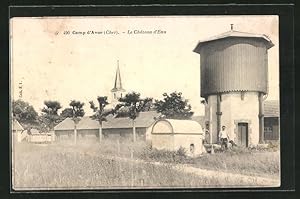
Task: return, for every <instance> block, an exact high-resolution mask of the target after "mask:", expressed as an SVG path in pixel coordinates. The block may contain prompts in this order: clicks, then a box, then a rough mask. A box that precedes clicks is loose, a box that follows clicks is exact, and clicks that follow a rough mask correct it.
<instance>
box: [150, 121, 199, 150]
mask: <svg viewBox="0 0 300 199" xmlns="http://www.w3.org/2000/svg"><path fill="white" fill-rule="evenodd" d="M151 134H152V147H154V148H157V149H164V150H170V151H175V150H178V149H179V148H180V147H182V148H184V149H185V150H186V152H187V154H188V155H199V154H201V153H202V152H203V145H202V139H203V130H202V127H201V125H200V124H199V123H198V122H196V121H193V120H173V119H161V120H158V121H156V122H155V123H154V125H153V127H152V132H151Z"/></svg>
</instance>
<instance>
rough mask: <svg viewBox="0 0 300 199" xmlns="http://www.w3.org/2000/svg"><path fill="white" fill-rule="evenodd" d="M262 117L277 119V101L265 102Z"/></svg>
mask: <svg viewBox="0 0 300 199" xmlns="http://www.w3.org/2000/svg"><path fill="white" fill-rule="evenodd" d="M264 116H265V117H279V101H278V100H268V101H265V103H264Z"/></svg>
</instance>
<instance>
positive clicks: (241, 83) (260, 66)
mask: <svg viewBox="0 0 300 199" xmlns="http://www.w3.org/2000/svg"><path fill="white" fill-rule="evenodd" d="M272 46H274V45H273V43H272V42H271V40H270V39H269V38H268V37H267V36H265V35H258V34H250V33H243V32H238V31H233V30H231V31H229V32H226V33H224V34H221V35H219V36H215V37H212V38H209V39H207V40H203V41H200V42H199V43H198V44H197V46H196V48H195V49H194V52H196V53H199V54H200V61H201V64H200V65H201V69H200V70H201V96H202V97H205V98H206V97H207V96H209V95H213V94H218V93H227V92H239V91H256V92H261V93H264V94H266V93H267V92H268V52H267V51H268V49H269V48H271V47H272Z"/></svg>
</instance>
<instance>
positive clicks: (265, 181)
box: [85, 153, 280, 188]
mask: <svg viewBox="0 0 300 199" xmlns="http://www.w3.org/2000/svg"><path fill="white" fill-rule="evenodd" d="M85 154H87V153H85ZM88 155H95V156H98V157H102V158H104V159H114V160H119V161H123V162H135V163H142V164H153V165H157V166H171V168H173V169H174V170H177V171H181V172H185V173H191V174H195V175H199V176H203V177H208V178H218V179H219V180H220V181H221V182H222V181H223V180H224V182H227V181H228V179H235V181H236V182H237V183H236V184H234V185H228V184H227V185H224V186H223V185H218V187H225V188H236V187H239V184H249V185H253V184H255V186H251V187H278V186H280V179H278V180H276V179H271V178H266V177H260V176H248V175H244V174H235V173H229V172H224V171H216V170H207V169H201V168H196V167H192V166H189V165H185V164H171V163H161V162H148V161H144V160H141V159H130V158H124V157H118V156H108V155H101V154H91V153H88ZM242 182H243V183H242ZM243 187H245V186H243ZM247 187H249V186H247Z"/></svg>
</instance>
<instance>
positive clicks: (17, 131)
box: [12, 119, 27, 142]
mask: <svg viewBox="0 0 300 199" xmlns="http://www.w3.org/2000/svg"><path fill="white" fill-rule="evenodd" d="M26 136H27V131H25V130H24V128H23V127H22V125H21V124H20V123H19V122H18V120H16V119H13V120H12V138H13V141H14V142H22V141H23V140H24V139H25V138H26Z"/></svg>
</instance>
